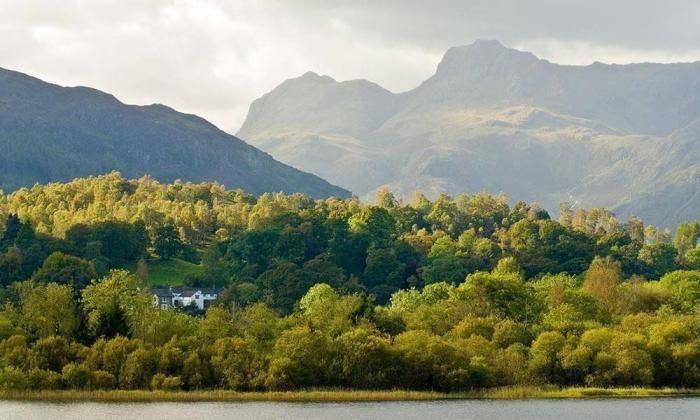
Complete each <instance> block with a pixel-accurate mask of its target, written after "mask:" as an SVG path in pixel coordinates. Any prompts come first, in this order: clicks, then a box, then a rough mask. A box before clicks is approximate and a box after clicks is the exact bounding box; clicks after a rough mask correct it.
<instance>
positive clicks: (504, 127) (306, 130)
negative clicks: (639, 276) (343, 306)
mask: <svg viewBox="0 0 700 420" xmlns="http://www.w3.org/2000/svg"><path fill="white" fill-rule="evenodd" d="M312 76H313V75H311V74H306V75H304V76H302V77H300V78H297V79H292V80H288V81H286V82H284V83H283V84H282V85H281V86H279V87H278V88H276V89H275V90H273V91H272V92H270V93H269V94H267V95H265V96H263V97H262V98H260V99H258V100H256V101H255V102H254V103H253V104H252V105H251V108H250V112H249V115H248V118H247V120H246V121H245V123H244V124H243V126H242V128H241V130H240V131H239V133H238V135H240V136H241V137H243V138H245V139H246V140H247V141H249V142H250V143H251V144H253V145H255V146H257V147H260V148H261V149H262V150H265V151H267V152H269V153H271V154H272V155H273V156H274V157H275V158H276V159H279V160H281V161H283V162H285V163H288V164H290V165H293V166H295V167H298V168H300V169H302V170H307V171H310V172H312V173H315V174H317V175H319V176H321V177H323V178H324V179H327V180H329V181H330V182H332V183H335V184H337V185H341V186H343V187H345V188H348V189H351V190H352V191H353V192H355V193H357V194H359V195H360V196H363V197H366V198H369V197H371V196H372V195H373V193H374V191H375V190H376V188H378V187H379V186H382V185H389V186H390V187H391V188H392V190H394V191H395V192H397V193H398V194H399V195H401V196H403V197H404V198H407V197H409V196H410V194H411V193H412V192H413V191H416V190H421V191H425V192H429V193H431V194H432V195H433V196H435V195H436V194H438V193H440V192H447V193H449V194H457V193H460V192H463V191H468V192H478V191H481V190H484V189H486V190H489V191H491V192H501V191H502V192H505V193H507V194H508V195H509V196H510V197H511V198H513V199H522V200H527V201H537V202H539V203H540V204H542V205H543V206H544V207H546V208H547V209H549V210H556V209H557V208H558V205H559V203H560V202H562V201H567V202H570V203H572V204H573V205H576V206H580V207H593V206H596V207H597V206H604V207H608V208H611V209H613V210H614V211H615V212H616V213H618V214H619V215H620V216H621V217H623V218H626V217H628V216H630V215H632V214H635V215H639V216H642V217H643V218H645V219H646V220H649V221H650V222H651V223H654V224H659V225H666V226H671V225H675V224H677V223H678V222H679V221H681V220H687V219H692V218H697V217H700V210H699V209H700V205H699V204H700V197H699V196H698V194H697V193H698V191H700V174H699V172H698V167H699V165H700V153H698V151H699V150H698V148H699V147H700V145H699V144H698V140H699V135H700V131H699V130H698V127H699V125H700V63H687V64H686V63H681V64H631V65H607V64H602V63H594V64H592V65H589V66H563V65H558V64H554V63H551V62H548V61H546V60H542V59H539V58H537V57H536V56H534V55H533V54H531V53H528V52H522V51H517V50H514V49H510V48H506V47H504V46H503V45H501V44H500V43H498V42H497V41H477V42H475V43H474V44H472V45H468V46H463V47H456V48H451V49H449V50H448V51H447V52H446V54H445V56H444V58H443V60H442V61H441V63H440V64H439V65H438V67H437V70H436V72H435V74H434V75H433V76H432V77H430V78H429V79H428V80H426V81H425V82H423V83H422V84H421V85H420V86H418V87H417V88H415V89H413V90H410V91H408V92H404V93H400V94H390V93H389V92H388V91H386V90H385V89H383V88H381V87H380V86H378V85H375V84H373V83H370V82H367V81H350V82H336V81H334V80H333V79H331V78H330V77H328V76H313V77H312ZM302 88H303V89H302ZM368 98H381V100H378V99H372V100H370V99H368ZM368 102H371V103H369V104H368ZM340 104H343V105H342V106H341V105H340ZM346 108H347V109H346ZM348 109H350V110H352V112H348ZM363 113H367V114H370V115H372V116H373V117H374V119H373V120H372V121H371V122H372V123H371V124H365V125H359V124H352V127H353V128H352V129H349V128H348V125H349V124H347V123H348V122H349V121H354V120H355V119H356V116H357V115H363ZM288 121H294V129H293V130H288V129H287V122H288Z"/></svg>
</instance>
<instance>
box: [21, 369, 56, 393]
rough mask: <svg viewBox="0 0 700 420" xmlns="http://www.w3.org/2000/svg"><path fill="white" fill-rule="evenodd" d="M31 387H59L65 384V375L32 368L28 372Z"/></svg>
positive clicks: (39, 388)
mask: <svg viewBox="0 0 700 420" xmlns="http://www.w3.org/2000/svg"><path fill="white" fill-rule="evenodd" d="M27 381H28V382H29V388H30V389H36V390H41V389H59V388H61V387H62V386H63V377H62V376H61V375H60V374H58V373H56V372H52V371H50V370H42V369H32V370H30V371H29V372H27Z"/></svg>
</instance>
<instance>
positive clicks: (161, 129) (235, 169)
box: [0, 69, 349, 197]
mask: <svg viewBox="0 0 700 420" xmlns="http://www.w3.org/2000/svg"><path fill="white" fill-rule="evenodd" d="M0 168H2V170H1V171H0V188H2V189H4V190H5V191H11V190H14V189H17V188H18V187H22V186H31V185H33V184H34V183H36V182H39V183H44V182H53V181H67V180H70V179H73V178H75V177H80V176H88V175H97V174H101V173H105V172H109V171H112V170H118V171H120V172H121V173H123V174H124V175H125V176H128V177H141V176H143V175H144V174H150V175H152V176H154V177H155V178H157V179H158V180H161V181H165V182H171V181H174V180H176V179H182V180H185V181H194V182H198V181H216V182H219V183H222V184H224V185H226V186H227V187H228V188H243V189H245V190H246V191H250V192H253V193H263V192H267V191H272V192H275V191H285V192H287V193H294V192H302V193H305V194H308V195H310V196H312V197H328V196H331V195H336V196H343V197H344V196H347V195H349V193H348V192H347V191H345V190H343V189H342V188H338V187H335V186H333V185H331V184H329V183H327V182H326V181H324V180H322V179H320V178H318V177H316V176H314V175H311V174H308V173H304V172H301V171H298V170H296V169H294V168H292V167H290V166H287V165H284V164H282V163H280V162H277V161H275V160H274V159H273V158H272V157H270V156H269V155H268V154H266V153H264V152H261V151H260V150H258V149H256V148H254V147H252V146H250V145H248V144H246V143H245V142H243V141H242V140H240V139H238V138H236V137H234V136H231V135H229V134H226V133H225V132H223V131H221V130H219V129H218V128H216V127H215V126H214V125H212V124H211V123H209V122H207V121H206V120H204V119H202V118H199V117H197V116H194V115H188V114H183V113H180V112H177V111H175V110H173V109H171V108H168V107H166V106H163V105H150V106H134V105H126V104H123V103H121V102H120V101H119V100H117V99H116V98H115V97H114V96H112V95H109V94H107V93H104V92H100V91H98V90H95V89H90V88H85V87H75V88H66V87H61V86H57V85H53V84H49V83H46V82H43V81H41V80H39V79H36V78H33V77H30V76H27V75H25V74H22V73H18V72H14V71H10V70H4V69H0Z"/></svg>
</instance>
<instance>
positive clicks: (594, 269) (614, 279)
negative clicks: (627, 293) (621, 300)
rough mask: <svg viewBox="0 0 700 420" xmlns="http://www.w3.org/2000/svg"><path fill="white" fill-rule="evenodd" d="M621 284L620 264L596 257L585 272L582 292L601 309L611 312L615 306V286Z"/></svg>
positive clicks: (616, 294) (616, 295)
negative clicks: (591, 298)
mask: <svg viewBox="0 0 700 420" xmlns="http://www.w3.org/2000/svg"><path fill="white" fill-rule="evenodd" d="M621 282H622V269H621V268H620V264H619V263H618V262H616V261H614V260H613V259H612V258H610V257H607V258H600V257H596V258H595V259H594V260H593V262H592V263H591V266H590V267H589V268H588V270H587V271H586V276H585V277H584V280H583V290H585V291H586V292H588V293H590V295H591V296H593V297H594V298H595V299H596V301H597V302H598V304H599V305H600V307H601V308H602V309H604V310H606V311H609V312H613V311H614V310H615V308H616V305H617V298H618V293H617V286H618V285H619V284H620V283H621Z"/></svg>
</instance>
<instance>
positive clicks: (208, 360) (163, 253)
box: [0, 173, 700, 392]
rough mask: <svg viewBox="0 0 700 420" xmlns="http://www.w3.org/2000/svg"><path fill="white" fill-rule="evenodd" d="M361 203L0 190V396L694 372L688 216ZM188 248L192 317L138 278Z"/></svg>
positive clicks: (677, 379) (662, 383) (189, 193)
mask: <svg viewBox="0 0 700 420" xmlns="http://www.w3.org/2000/svg"><path fill="white" fill-rule="evenodd" d="M376 202H377V204H376V205H370V204H366V203H362V202H360V201H359V200H357V198H355V197H353V198H349V199H344V200H340V199H337V198H329V199H325V200H311V199H309V197H307V196H304V195H302V194H292V195H284V194H263V195H261V196H258V197H256V196H253V195H249V194H245V193H243V192H241V191H232V190H226V189H224V188H222V187H221V186H220V185H218V184H212V183H200V184H191V183H173V184H161V183H158V182H156V181H154V180H153V179H150V178H147V177H145V178H142V179H139V180H126V179H124V178H123V177H121V176H119V174H117V173H112V174H109V175H106V176H100V177H90V178H87V179H76V180H74V181H72V182H70V183H65V184H61V183H54V184H49V185H36V186H34V187H32V188H31V189H20V190H18V191H16V192H15V193H12V194H9V195H2V194H0V392H2V391H9V390H27V389H30V390H41V389H83V390H84V389H90V390H96V389H117V388H118V389H127V390H128V389H153V390H156V389H165V390H179V389H185V390H201V389H217V390H221V389H233V390H238V391H251V390H281V391H286V390H297V389H309V388H323V387H331V388H341V387H342V388H351V389H362V390H367V389H413V390H440V391H459V392H464V391H467V390H473V389H475V388H484V387H502V386H510V385H518V386H532V385H533V384H551V385H554V386H595V387H614V386H654V387H659V388H662V387H678V388H683V389H694V388H699V387H700V247H698V238H699V237H700V224H699V223H698V222H692V223H685V224H682V225H680V226H679V227H678V229H677V230H676V232H675V234H674V235H673V236H671V234H670V233H669V232H665V231H659V230H658V229H656V228H654V227H653V226H649V225H645V224H644V223H642V221H641V220H639V219H636V218H632V219H630V220H628V221H626V222H623V221H619V220H618V219H616V218H615V217H614V216H613V215H612V214H611V213H610V212H607V211H605V210H603V209H596V208H592V209H588V210H583V209H578V210H577V211H576V212H574V213H573V214H572V213H571V212H569V211H566V209H563V211H562V212H561V213H562V214H561V217H560V218H559V220H552V219H551V218H550V216H549V214H548V213H547V212H546V211H544V210H542V209H541V208H539V207H538V206H536V205H529V204H526V203H523V202H518V203H514V204H512V205H510V204H509V203H508V202H507V199H506V198H505V196H491V195H488V194H486V193H480V194H476V195H471V196H467V195H459V196H456V197H447V196H444V195H443V196H440V197H438V198H437V199H436V200H434V201H429V200H428V199H426V198H425V197H424V196H423V195H420V194H417V195H416V196H415V197H414V199H413V200H412V201H411V203H410V204H404V203H401V202H400V201H398V200H397V199H396V198H395V197H394V196H393V194H392V193H391V192H389V191H388V190H387V189H383V190H381V192H380V194H378V196H377V197H376ZM200 258H201V261H200ZM182 260H188V261H189V263H188V264H189V266H191V267H197V268H198V269H197V270H192V272H191V273H190V275H188V276H187V278H185V279H184V281H185V283H186V284H188V285H191V286H194V287H197V288H201V287H217V288H221V287H223V288H224V290H223V291H222V293H221V294H220V295H219V298H218V299H217V300H216V302H215V303H214V304H213V305H212V306H210V307H208V308H207V309H206V310H205V311H204V312H202V311H200V310H198V309H197V308H196V307H193V306H191V305H190V306H185V307H173V308H162V307H158V306H154V304H153V295H152V294H149V293H145V292H144V289H145V288H144V286H148V285H149V284H150V285H153V284H154V283H155V280H157V279H155V278H154V277H156V270H152V269H154V268H156V267H158V266H161V267H162V266H163V265H166V264H171V263H172V265H174V264H176V263H177V264H178V265H180V266H182V264H180V263H184V261H182ZM195 264H199V265H198V266H197V265H195ZM125 269H128V270H130V271H127V270H125ZM166 280H167V279H166ZM158 281H160V280H158ZM158 284H162V283H158Z"/></svg>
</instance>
